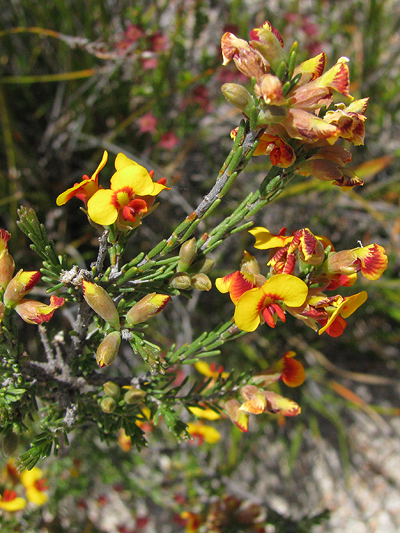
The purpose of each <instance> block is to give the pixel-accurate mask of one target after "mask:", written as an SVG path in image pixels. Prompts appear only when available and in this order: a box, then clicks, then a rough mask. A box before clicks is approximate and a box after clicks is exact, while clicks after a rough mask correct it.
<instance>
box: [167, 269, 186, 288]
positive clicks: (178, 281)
mask: <svg viewBox="0 0 400 533" xmlns="http://www.w3.org/2000/svg"><path fill="white" fill-rule="evenodd" d="M191 283H192V282H191V280H190V276H189V274H186V272H177V273H176V274H174V275H173V276H172V278H171V281H170V282H169V286H170V287H172V288H173V289H179V290H185V289H190V287H191Z"/></svg>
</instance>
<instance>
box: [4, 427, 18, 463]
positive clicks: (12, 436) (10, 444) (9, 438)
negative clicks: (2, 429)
mask: <svg viewBox="0 0 400 533" xmlns="http://www.w3.org/2000/svg"><path fill="white" fill-rule="evenodd" d="M18 445H19V435H18V433H15V431H9V432H8V433H7V435H6V436H5V437H4V438H3V442H2V449H3V454H4V455H5V456H6V457H9V456H10V455H12V454H13V453H14V452H15V450H16V449H17V448H18Z"/></svg>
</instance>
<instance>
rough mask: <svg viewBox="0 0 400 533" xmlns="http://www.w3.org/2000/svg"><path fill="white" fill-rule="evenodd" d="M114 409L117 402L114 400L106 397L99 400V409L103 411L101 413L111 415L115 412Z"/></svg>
mask: <svg viewBox="0 0 400 533" xmlns="http://www.w3.org/2000/svg"><path fill="white" fill-rule="evenodd" d="M116 407H117V402H116V401H115V400H114V398H110V397H109V396H106V397H105V398H103V399H102V400H101V403H100V409H101V410H102V411H103V413H112V412H114V411H115V408H116Z"/></svg>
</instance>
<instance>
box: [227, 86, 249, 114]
mask: <svg viewBox="0 0 400 533" xmlns="http://www.w3.org/2000/svg"><path fill="white" fill-rule="evenodd" d="M221 90H222V92H223V95H224V96H225V98H226V99H227V100H228V102H229V103H230V104H232V105H234V106H235V107H237V108H238V109H241V110H242V111H243V113H244V114H245V115H247V114H249V113H250V111H251V109H252V108H253V107H254V100H253V97H252V96H251V94H250V93H249V91H248V90H247V89H246V88H245V87H243V86H242V85H239V84H237V83H224V84H223V86H222V87H221Z"/></svg>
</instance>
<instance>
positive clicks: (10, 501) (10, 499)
mask: <svg viewBox="0 0 400 533" xmlns="http://www.w3.org/2000/svg"><path fill="white" fill-rule="evenodd" d="M26 503H27V502H26V500H25V498H21V497H20V496H17V493H16V491H15V490H10V489H5V490H4V492H3V495H2V496H1V495H0V509H3V511H9V512H11V513H14V512H16V511H21V509H24V508H25V507H26Z"/></svg>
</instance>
